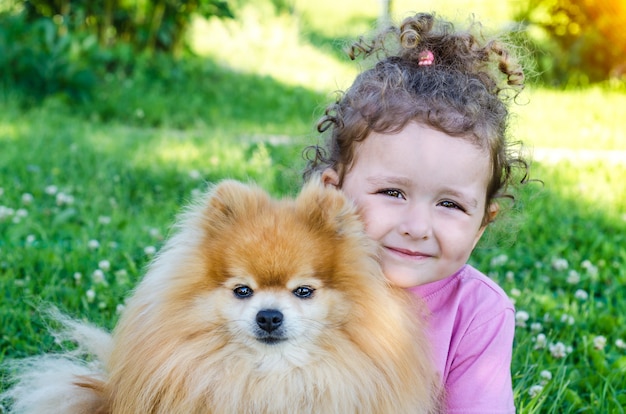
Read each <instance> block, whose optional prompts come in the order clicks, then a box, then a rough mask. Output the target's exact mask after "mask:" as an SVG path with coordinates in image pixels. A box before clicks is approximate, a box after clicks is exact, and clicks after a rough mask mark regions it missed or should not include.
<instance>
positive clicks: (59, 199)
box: [56, 192, 74, 206]
mask: <svg viewBox="0 0 626 414" xmlns="http://www.w3.org/2000/svg"><path fill="white" fill-rule="evenodd" d="M56 203H57V206H65V205H72V204H74V196H72V195H70V194H65V193H63V192H61V193H57V195H56Z"/></svg>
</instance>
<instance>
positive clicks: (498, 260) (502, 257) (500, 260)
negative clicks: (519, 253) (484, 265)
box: [491, 254, 509, 267]
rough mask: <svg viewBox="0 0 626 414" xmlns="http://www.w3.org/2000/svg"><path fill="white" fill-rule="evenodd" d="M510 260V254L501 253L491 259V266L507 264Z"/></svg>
mask: <svg viewBox="0 0 626 414" xmlns="http://www.w3.org/2000/svg"><path fill="white" fill-rule="evenodd" d="M508 261H509V256H507V255H506V254H499V255H497V256H495V257H493V258H492V259H491V267H498V266H502V265H504V264H506V262H508Z"/></svg>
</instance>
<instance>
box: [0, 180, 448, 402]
mask: <svg viewBox="0 0 626 414" xmlns="http://www.w3.org/2000/svg"><path fill="white" fill-rule="evenodd" d="M376 257H377V251H376V246H375V244H374V243H373V242H372V241H370V240H369V239H368V238H367V237H366V235H365V232H364V228H363V225H362V223H361V221H360V220H359V218H358V215H357V213H356V210H355V208H354V207H353V205H352V203H350V202H349V201H348V200H346V198H345V197H344V196H342V195H341V193H340V192H339V191H337V190H335V189H333V188H325V187H324V186H323V185H321V184H320V183H319V181H313V182H312V183H310V184H308V185H306V186H305V187H304V188H303V190H302V192H301V194H300V195H299V196H298V198H297V199H296V200H291V199H288V200H275V199H272V198H270V197H269V196H268V195H267V194H266V193H265V192H263V191H261V190H260V189H258V188H256V187H254V186H248V185H244V184H241V183H238V182H235V181H224V182H222V183H220V184H218V185H217V186H215V187H214V188H213V189H212V190H211V191H210V192H209V193H208V194H207V196H206V197H205V198H204V199H203V201H202V202H201V203H197V204H196V205H195V206H194V207H192V208H190V209H188V211H187V212H186V213H185V214H183V216H182V217H181V220H180V221H179V225H178V231H177V232H176V233H175V235H174V236H173V237H172V238H171V239H170V240H169V241H168V242H167V243H166V245H165V247H164V248H163V250H162V251H161V252H160V253H159V255H157V257H156V258H155V260H154V261H153V263H152V264H151V266H150V267H149V269H148V272H147V274H146V276H145V277H144V279H143V280H142V281H141V282H140V284H139V285H138V287H137V289H136V290H135V292H134V294H133V295H132V297H131V298H130V299H129V301H128V303H127V306H126V308H125V310H124V312H123V314H122V316H121V319H120V321H119V323H118V324H117V326H116V328H115V329H114V332H113V335H112V338H111V337H109V336H108V334H106V333H104V332H101V331H99V330H97V329H96V328H93V327H90V326H86V325H83V324H80V323H76V322H72V321H66V325H67V326H68V327H69V331H70V332H71V336H73V337H74V339H77V340H78V341H79V342H81V343H82V344H83V346H86V347H87V348H88V350H89V351H90V353H91V354H92V355H95V358H92V359H91V362H89V363H80V362H79V361H78V360H77V359H76V358H73V357H71V356H67V355H66V356H42V357H37V358H34V359H30V360H27V361H26V362H25V363H22V364H21V368H22V369H21V372H20V373H19V374H18V378H17V383H16V385H14V386H13V388H11V389H10V390H9V391H8V392H7V393H6V395H5V396H4V397H5V399H9V400H11V401H13V402H14V403H13V411H12V412H19V413H37V414H41V413H59V414H60V413H63V414H79V413H80V414H86V413H89V414H93V413H101V414H107V413H133V414H139V413H141V414H144V413H153V414H156V413H167V414H178V413H180V414H190V413H202V414H204V413H219V414H230V413H232V414H235V413H236V414H241V413H268V414H269V413H272V414H275V413H285V414H287V413H289V414H291V413H298V414H302V413H324V414H326V413H341V414H347V413H360V414H366V413H380V414H400V413H431V412H436V411H437V407H438V386H437V383H438V380H437V378H436V376H435V374H434V369H433V366H432V364H431V362H430V361H431V358H430V353H429V352H428V346H427V343H426V340H425V338H424V334H423V329H424V328H423V327H422V325H421V322H420V320H419V319H420V318H418V317H416V316H415V315H416V314H417V313H419V311H418V310H416V306H417V304H415V303H413V302H412V301H411V300H409V299H408V297H407V296H406V294H405V293H404V292H403V291H402V290H401V289H397V288H393V287H390V286H389V285H388V284H387V283H386V281H385V279H384V276H383V274H382V272H381V269H380V266H379V264H378V262H377V259H376Z"/></svg>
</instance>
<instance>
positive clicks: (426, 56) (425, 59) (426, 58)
mask: <svg viewBox="0 0 626 414" xmlns="http://www.w3.org/2000/svg"><path fill="white" fill-rule="evenodd" d="M434 61H435V55H433V52H431V51H430V50H423V51H421V52H420V54H419V60H418V62H417V64H418V65H420V66H430V65H432V64H433V62H434Z"/></svg>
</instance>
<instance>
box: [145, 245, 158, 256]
mask: <svg viewBox="0 0 626 414" xmlns="http://www.w3.org/2000/svg"><path fill="white" fill-rule="evenodd" d="M143 252H144V253H145V254H146V255H148V256H152V255H153V254H155V253H156V247H154V246H146V247H144V249H143Z"/></svg>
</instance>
